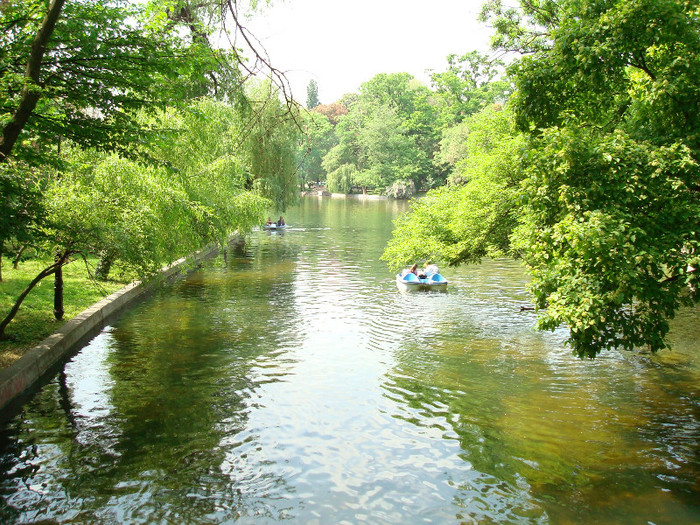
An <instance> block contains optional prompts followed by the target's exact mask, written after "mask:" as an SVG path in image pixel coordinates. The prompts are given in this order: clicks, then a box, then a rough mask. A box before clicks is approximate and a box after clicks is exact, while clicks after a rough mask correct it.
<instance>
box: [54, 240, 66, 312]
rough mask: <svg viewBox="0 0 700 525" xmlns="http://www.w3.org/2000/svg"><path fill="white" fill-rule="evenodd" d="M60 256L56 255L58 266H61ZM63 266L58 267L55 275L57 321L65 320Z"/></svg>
mask: <svg viewBox="0 0 700 525" xmlns="http://www.w3.org/2000/svg"><path fill="white" fill-rule="evenodd" d="M59 261H60V254H57V255H56V264H59ZM64 313H65V310H64V309H63V266H62V265H61V266H57V267H56V271H55V272H54V274H53V316H54V317H55V318H56V320H57V321H62V320H63V314H64Z"/></svg>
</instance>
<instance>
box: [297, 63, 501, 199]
mask: <svg viewBox="0 0 700 525" xmlns="http://www.w3.org/2000/svg"><path fill="white" fill-rule="evenodd" d="M448 63H449V69H448V71H446V72H444V73H434V74H433V75H432V84H433V88H432V89H431V88H428V87H426V86H424V85H422V84H421V83H420V82H418V81H417V80H416V79H415V78H414V77H412V76H411V75H409V74H408V73H392V74H385V73H381V74H378V75H376V76H375V77H374V78H372V79H370V80H368V81H367V82H365V83H363V84H362V85H361V86H360V91H359V93H354V94H348V95H346V96H345V97H343V100H341V101H339V102H336V103H334V104H331V105H328V106H317V107H315V108H314V111H313V113H312V115H313V114H315V113H321V114H323V115H325V116H327V117H328V118H329V121H330V123H331V124H332V125H333V128H332V129H328V128H327V127H324V128H323V131H321V132H320V133H322V136H320V135H316V136H315V137H314V139H315V140H316V144H317V148H318V149H317V150H316V151H314V152H312V155H311V156H312V159H313V160H310V161H309V162H305V163H304V164H303V165H302V166H301V169H300V172H299V176H300V179H301V180H302V186H303V182H304V181H307V180H326V179H327V180H328V184H329V189H331V191H342V192H343V193H350V192H353V191H358V192H359V191H361V192H363V193H366V192H374V193H383V194H386V193H391V192H392V190H391V189H390V187H392V186H393V187H394V188H396V187H403V188H404V190H408V191H407V194H408V195H410V194H411V193H413V192H415V191H416V189H428V188H433V187H437V186H440V185H442V184H444V183H445V181H446V179H447V176H448V174H449V171H450V170H451V169H452V167H453V166H452V165H451V164H450V163H449V162H444V161H443V160H441V158H440V157H439V156H438V152H439V149H440V147H439V144H440V140H441V139H442V137H443V134H445V133H449V132H450V130H451V128H452V127H453V126H455V125H457V124H459V123H460V122H461V121H462V120H463V119H465V118H467V117H468V116H469V115H472V114H474V113H476V112H478V111H480V110H482V109H484V108H485V107H488V106H489V105H491V104H493V103H495V102H497V101H503V100H505V98H507V91H508V89H509V84H508V83H507V82H504V81H495V80H494V78H495V77H496V75H497V72H498V71H499V69H500V63H499V62H494V61H490V60H488V59H487V57H485V56H483V55H480V54H479V53H477V52H471V53H468V54H466V55H464V56H462V57H459V58H457V57H456V56H455V55H450V56H449V57H448ZM343 110H344V111H343ZM307 150H308V147H307V146H306V145H305V144H303V145H301V151H300V154H303V153H307V152H308V151H307ZM318 157H322V162H321V163H320V164H319V163H318V162H317V161H316V160H315V159H316V158H318ZM341 168H342V172H339V171H338V170H340V169H341ZM341 180H342V181H343V182H342V183H340V181H341ZM341 188H342V190H341ZM409 188H410V190H409ZM402 193H403V192H402Z"/></svg>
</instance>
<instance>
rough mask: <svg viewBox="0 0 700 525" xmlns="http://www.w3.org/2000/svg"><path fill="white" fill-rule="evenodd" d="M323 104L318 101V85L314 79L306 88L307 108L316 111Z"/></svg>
mask: <svg viewBox="0 0 700 525" xmlns="http://www.w3.org/2000/svg"><path fill="white" fill-rule="evenodd" d="M320 103H321V102H319V100H318V83H317V82H316V81H315V80H314V79H313V78H312V79H311V80H309V85H308V86H306V108H307V109H314V108H315V107H316V106H318V105H319V104H320Z"/></svg>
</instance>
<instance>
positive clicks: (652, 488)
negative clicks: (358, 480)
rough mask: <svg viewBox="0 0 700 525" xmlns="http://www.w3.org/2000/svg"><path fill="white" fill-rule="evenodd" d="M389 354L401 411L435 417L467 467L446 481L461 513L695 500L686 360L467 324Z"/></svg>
mask: <svg viewBox="0 0 700 525" xmlns="http://www.w3.org/2000/svg"><path fill="white" fill-rule="evenodd" d="M462 329H464V330H465V333H468V332H470V329H469V327H462ZM558 352H562V354H561V355H557V356H553V355H552V354H553V353H558ZM395 356H396V359H397V364H396V366H395V368H394V370H393V371H392V372H391V373H390V374H389V375H388V376H387V382H386V383H385V385H384V388H385V389H386V390H387V392H389V396H390V397H391V399H394V400H396V401H397V402H398V403H400V404H401V406H402V407H404V408H403V410H405V417H404V416H400V417H404V419H405V420H406V421H409V422H411V423H412V424H414V425H417V426H421V425H432V426H433V427H434V426H435V425H436V422H435V421H436V418H437V420H438V421H440V423H438V424H439V425H440V426H441V427H444V433H443V437H444V439H455V438H456V439H457V440H458V442H459V445H460V448H461V449H462V451H463V454H464V455H463V457H464V460H465V461H468V462H469V464H471V465H472V467H473V469H474V471H475V472H474V473H473V475H472V474H470V475H469V476H468V477H467V479H465V480H462V481H460V480H458V479H454V480H451V481H452V482H453V483H454V486H455V487H456V489H457V491H458V492H457V495H456V496H455V500H454V503H455V505H456V506H458V507H461V508H463V509H464V511H463V512H462V513H461V514H460V516H459V517H460V519H467V518H470V519H474V520H476V521H477V522H479V521H480V520H486V521H488V520H491V521H494V522H496V521H511V520H513V521H518V516H520V517H523V516H525V517H528V519H533V520H536V518H537V517H539V518H546V517H548V518H549V519H552V520H554V521H556V522H560V521H572V522H586V521H590V520H591V518H592V517H595V516H603V517H604V518H603V519H612V520H617V519H619V520H624V519H629V517H630V516H636V517H638V518H639V519H640V520H642V518H644V519H646V518H647V517H650V516H651V517H652V518H658V519H662V518H663V516H664V515H667V514H668V512H681V513H685V512H688V513H689V514H688V515H692V514H693V511H692V510H691V509H693V508H695V509H696V511H697V496H698V494H699V493H700V486H699V485H698V481H697V480H698V479H700V477H699V476H698V474H699V473H700V472H699V471H698V468H699V467H698V463H697V459H696V458H697V454H698V451H700V440H698V438H697V436H698V435H700V434H698V429H699V428H700V413H699V412H698V407H697V404H696V403H695V404H693V403H692V402H690V401H689V399H690V398H689V397H688V396H689V395H691V396H692V395H693V394H692V392H696V393H697V387H691V388H690V389H689V390H685V389H684V388H685V387H681V388H677V387H678V386H680V385H686V386H689V385H691V384H692V381H691V379H694V381H695V383H696V384H697V379H698V377H697V375H698V374H697V370H695V371H694V372H693V373H691V374H689V376H692V377H686V376H688V374H686V373H683V374H680V376H679V371H678V367H677V366H676V365H674V364H670V365H666V364H663V363H660V362H659V361H658V360H655V359H650V360H649V361H648V362H645V361H644V360H639V359H628V358H627V357H625V356H622V357H620V356H619V355H618V357H616V358H612V357H611V358H609V359H607V360H603V358H599V360H600V362H596V363H590V362H582V361H579V360H578V359H577V358H573V357H569V355H568V350H555V349H551V348H550V349H546V348H544V349H543V348H537V346H536V345H534V344H532V343H530V346H529V347H519V346H518V345H504V341H503V340H500V339H488V338H483V336H479V335H478V334H476V333H471V334H467V335H466V337H464V338H455V340H454V341H449V340H448V338H445V337H444V336H443V338H441V339H440V340H438V341H436V342H434V343H433V344H432V345H431V344H429V343H428V342H426V341H423V342H422V344H417V345H416V341H415V340H409V341H406V342H404V343H403V344H402V346H401V347H400V349H399V350H398V351H396V352H395ZM552 361H556V362H552ZM686 372H687V369H686ZM669 374H670V375H673V376H674V377H669ZM673 385H676V386H673ZM691 398H692V397H691ZM695 399H697V396H695ZM660 486H661V487H663V488H665V489H666V490H660V489H659V487H660ZM504 502H505V505H504ZM625 516H626V517H627V518H625ZM653 521H655V519H654V520H653Z"/></svg>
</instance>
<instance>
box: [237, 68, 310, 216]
mask: <svg viewBox="0 0 700 525" xmlns="http://www.w3.org/2000/svg"><path fill="white" fill-rule="evenodd" d="M249 100H250V106H249V108H248V112H247V114H246V116H247V117H248V119H249V120H248V121H247V122H246V128H245V130H243V132H242V135H243V136H244V137H245V141H244V142H243V145H244V146H245V147H244V151H245V162H246V164H247V166H248V169H249V178H248V188H249V189H252V190H255V192H256V193H258V194H259V195H262V196H264V197H267V198H269V199H270V200H272V201H273V202H274V204H275V206H276V207H277V208H279V209H280V210H285V209H286V208H287V207H288V206H289V205H290V204H292V203H294V202H296V199H297V186H296V175H297V169H298V164H297V155H296V153H297V139H298V136H299V133H300V122H301V120H300V117H299V115H298V112H297V111H296V110H295V109H294V108H292V109H290V108H289V107H288V106H286V105H283V104H282V103H281V101H280V99H279V90H278V89H276V88H275V87H274V86H273V85H272V84H271V83H270V82H269V81H264V82H260V83H259V84H257V85H254V86H252V87H251V88H250V93H249Z"/></svg>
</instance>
